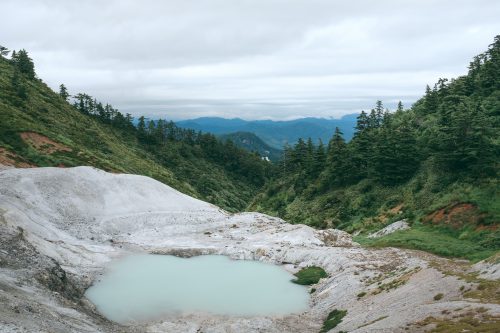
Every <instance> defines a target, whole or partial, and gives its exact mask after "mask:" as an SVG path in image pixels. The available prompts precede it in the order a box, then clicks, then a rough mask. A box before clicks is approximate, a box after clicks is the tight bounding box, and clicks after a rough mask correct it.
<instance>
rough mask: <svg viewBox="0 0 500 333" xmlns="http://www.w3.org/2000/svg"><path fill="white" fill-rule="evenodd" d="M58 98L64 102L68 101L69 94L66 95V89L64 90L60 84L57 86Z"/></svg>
mask: <svg viewBox="0 0 500 333" xmlns="http://www.w3.org/2000/svg"><path fill="white" fill-rule="evenodd" d="M59 96H61V97H62V99H64V100H65V101H67V100H68V97H69V94H68V89H66V86H65V85H64V84H61V85H60V86H59Z"/></svg>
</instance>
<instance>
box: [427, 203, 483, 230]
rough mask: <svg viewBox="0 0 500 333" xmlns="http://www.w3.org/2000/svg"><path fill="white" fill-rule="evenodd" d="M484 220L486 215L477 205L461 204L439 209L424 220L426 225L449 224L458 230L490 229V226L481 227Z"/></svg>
mask: <svg viewBox="0 0 500 333" xmlns="http://www.w3.org/2000/svg"><path fill="white" fill-rule="evenodd" d="M483 218H484V214H483V213H481V212H480V211H479V209H478V208H477V207H476V206H475V205H473V204H471V203H465V202H461V203H456V204H451V205H449V206H446V207H443V208H441V209H438V210H436V211H434V212H432V213H430V214H429V215H427V216H426V217H425V218H424V219H423V220H424V222H426V223H432V224H447V225H450V226H452V227H454V228H457V229H459V228H461V227H463V226H465V225H477V226H478V228H483V229H490V227H489V226H483V225H480V223H481V221H482V220H483Z"/></svg>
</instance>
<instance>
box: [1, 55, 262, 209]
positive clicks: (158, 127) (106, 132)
mask: <svg viewBox="0 0 500 333" xmlns="http://www.w3.org/2000/svg"><path fill="white" fill-rule="evenodd" d="M132 121H133V119H132V117H131V116H130V115H128V114H127V115H123V114H122V113H120V112H119V111H118V110H116V109H115V108H113V107H112V106H111V105H109V104H103V103H101V102H99V101H97V100H95V99H94V98H92V97H91V96H89V95H87V94H84V93H79V94H76V95H75V96H74V97H73V98H70V96H69V93H68V90H67V89H66V87H65V86H64V85H61V87H60V91H59V93H55V92H54V91H52V90H51V89H50V88H49V87H48V86H47V85H45V84H44V83H43V81H42V80H40V79H39V78H37V77H36V73H35V66H34V64H33V61H32V60H31V59H30V57H29V55H28V53H27V52H26V51H24V50H21V51H18V52H13V53H12V56H11V57H10V58H9V57H8V51H7V50H5V49H2V56H0V164H4V165H13V166H19V167H30V166H59V167H70V166H78V165H91V166H95V167H98V168H101V169H104V170H108V171H113V172H126V173H134V174H141V175H147V176H150V177H153V178H155V179H158V180H160V181H162V182H164V183H166V184H169V185H171V186H173V187H174V188H176V189H179V190H181V191H183V192H184V193H187V194H190V195H192V196H195V197H198V198H202V199H205V200H207V201H209V202H212V203H214V204H217V205H219V206H221V207H223V208H225V209H228V210H231V211H234V210H241V209H243V208H245V207H246V205H247V204H248V202H249V201H250V199H251V198H252V197H253V196H254V195H255V193H256V192H257V190H258V189H259V187H261V186H262V185H263V184H264V182H265V181H266V175H267V172H268V168H269V163H267V162H264V161H261V159H260V157H259V156H257V155H255V154H252V153H249V152H247V151H245V150H243V149H240V148H238V147H236V146H235V145H234V144H232V142H221V141H219V140H217V139H216V137H215V136H213V135H211V134H207V133H200V132H194V131H192V130H185V129H180V128H178V127H177V126H175V124H173V123H171V122H167V121H163V120H159V121H155V122H152V121H149V122H146V121H145V119H144V118H143V117H141V119H140V121H139V126H138V127H135V126H133V124H132Z"/></svg>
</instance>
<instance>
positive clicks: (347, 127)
mask: <svg viewBox="0 0 500 333" xmlns="http://www.w3.org/2000/svg"><path fill="white" fill-rule="evenodd" d="M356 117H357V114H349V115H345V116H343V117H342V118H340V119H326V118H301V119H296V120H289V121H273V120H251V121H247V120H243V119H239V118H233V119H226V118H219V117H203V118H196V119H190V120H181V121H178V122H176V124H177V125H178V126H179V127H184V128H191V129H194V130H197V131H203V132H210V133H213V134H219V135H220V134H229V133H234V132H250V133H254V134H255V135H257V136H258V137H259V138H261V139H262V140H263V141H264V142H265V143H266V144H268V145H269V146H271V147H274V148H277V149H281V148H283V146H284V145H285V144H286V143H288V144H294V143H296V142H297V140H298V139H299V138H304V139H307V138H309V137H311V138H312V139H313V140H314V141H318V140H319V139H321V140H322V141H323V142H324V143H327V142H328V141H329V140H330V138H331V136H332V134H333V131H334V130H335V127H337V126H338V127H339V128H340V129H341V130H342V132H343V133H344V138H345V139H346V140H350V139H351V138H352V136H353V134H354V126H355V125H356Z"/></svg>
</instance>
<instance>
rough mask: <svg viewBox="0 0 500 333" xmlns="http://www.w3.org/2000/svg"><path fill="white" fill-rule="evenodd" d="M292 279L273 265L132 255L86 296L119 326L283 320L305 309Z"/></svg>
mask: <svg viewBox="0 0 500 333" xmlns="http://www.w3.org/2000/svg"><path fill="white" fill-rule="evenodd" d="M293 278H294V277H293V275H291V274H290V273H288V272H287V271H286V270H284V269H283V268H281V267H278V266H275V265H271V264H266V263H262V262H258V261H249V260H231V259H229V258H228V257H225V256H216V255H206V256H198V257H192V258H179V257H175V256H166V255H152V254H145V255H133V256H129V257H126V258H123V259H120V260H117V261H116V262H114V263H112V264H111V265H110V267H109V269H108V271H107V272H106V273H105V274H104V275H103V276H102V278H101V279H100V280H99V281H97V282H96V283H95V284H94V285H93V286H92V287H90V288H89V289H88V290H87V292H86V296H87V298H88V299H89V300H90V301H92V302H93V303H94V304H95V305H96V307H97V309H98V311H99V312H100V313H102V314H103V315H104V316H106V317H107V318H108V319H110V320H113V321H115V322H118V323H127V322H131V321H145V320H151V319H155V318H157V317H160V316H161V315H165V314H172V313H174V314H177V313H178V314H185V313H196V312H205V313H212V314H220V315H234V316H257V315H284V314H288V313H298V312H302V311H304V310H306V309H307V308H308V300H309V294H308V292H307V289H306V288H305V287H303V286H299V285H296V284H294V283H292V282H290V280H292V279H293Z"/></svg>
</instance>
